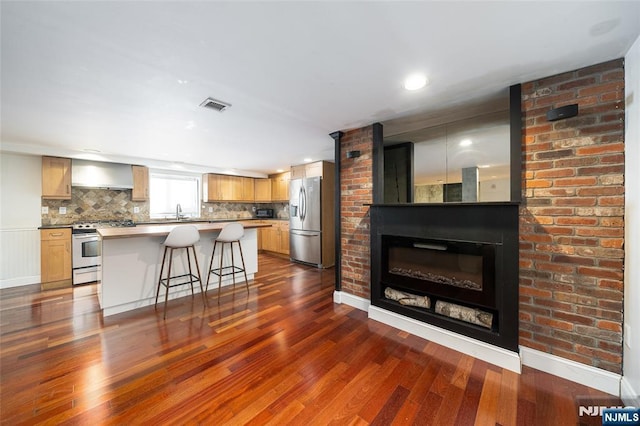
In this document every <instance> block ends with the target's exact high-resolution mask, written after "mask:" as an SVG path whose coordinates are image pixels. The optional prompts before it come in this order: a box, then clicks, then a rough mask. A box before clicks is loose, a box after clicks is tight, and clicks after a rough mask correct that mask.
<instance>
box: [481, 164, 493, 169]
mask: <svg viewBox="0 0 640 426" xmlns="http://www.w3.org/2000/svg"><path fill="white" fill-rule="evenodd" d="M489 167H491V166H490V165H489V164H480V165H479V166H478V168H479V169H488V168H489Z"/></svg>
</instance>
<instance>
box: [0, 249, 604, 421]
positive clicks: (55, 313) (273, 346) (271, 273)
mask: <svg viewBox="0 0 640 426" xmlns="http://www.w3.org/2000/svg"><path fill="white" fill-rule="evenodd" d="M259 262H260V263H259V269H260V273H259V274H258V276H257V277H256V279H255V280H254V281H252V282H251V283H250V284H251V290H250V294H249V295H247V293H246V290H245V288H244V285H238V286H237V290H236V291H233V290H232V289H228V290H226V291H223V295H222V297H221V301H220V305H218V303H217V296H216V292H215V290H214V291H210V292H209V294H208V306H206V307H205V306H204V305H203V302H202V298H200V297H197V296H196V297H195V298H191V297H186V298H182V299H178V300H173V301H169V307H168V311H167V319H166V320H163V319H162V308H161V306H160V307H159V309H158V310H157V311H155V310H154V308H153V307H147V308H143V309H139V310H136V311H133V312H128V313H124V314H119V315H115V316H111V317H107V318H105V319H103V318H102V315H101V312H100V309H99V306H98V300H97V297H96V286H95V285H88V286H80V287H74V288H72V289H59V290H48V291H41V290H40V286H39V285H34V286H26V287H18V288H12V289H5V290H1V291H0V313H1V317H0V321H1V338H0V368H1V371H0V378H1V388H2V389H1V391H0V398H1V405H0V409H1V411H0V416H1V417H0V418H1V420H2V423H3V424H10V425H16V424H36V423H47V424H61V423H68V424H92V425H97V424H155V425H160V424H216V425H219V424H230V425H238V424H247V423H248V424H274V425H282V424H295V425H316V424H317V425H325V424H340V425H344V424H361V425H366V424H376V425H388V424H419V425H429V424H433V425H444V424H451V425H472V424H479V425H481V424H490V425H495V424H500V425H514V424H521V425H567V424H577V423H583V424H589V423H590V422H591V423H590V424H600V419H599V418H597V417H595V418H588V417H585V418H581V417H579V416H578V401H585V400H584V399H581V398H586V400H589V401H590V400H594V401H595V400H597V399H598V398H608V401H609V402H611V397H609V396H607V395H606V394H603V393H601V392H598V391H595V390H593V389H589V388H587V387H584V386H580V385H577V384H575V383H572V382H569V381H566V380H563V379H560V378H557V377H555V376H551V375H548V374H545V373H542V372H539V371H536V370H533V369H531V368H526V367H525V368H524V370H523V373H522V374H521V375H518V374H515V373H512V372H510V371H506V370H503V369H501V368H498V367H495V366H492V365H490V364H487V363H485V362H483V361H479V360H476V359H474V358H472V357H469V356H466V355H462V354H460V353H458V352H455V351H453V350H450V349H447V348H444V347H442V346H439V345H437V344H435V343H432V342H429V341H426V340H423V339H420V338H418V337H415V336H412V335H409V334H407V333H405V332H402V331H398V330H396V329H393V328H391V327H389V326H386V325H383V324H380V323H377V322H375V321H372V320H369V319H367V314H366V313H365V312H363V311H359V310H357V309H354V308H351V307H349V306H346V305H336V304H334V303H333V300H332V293H333V289H334V270H333V269H329V270H324V271H323V270H317V269H314V268H310V267H306V266H302V265H297V264H291V263H289V262H288V261H285V260H283V259H280V258H276V257H271V256H268V255H261V256H260V257H259Z"/></svg>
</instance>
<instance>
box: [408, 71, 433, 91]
mask: <svg viewBox="0 0 640 426" xmlns="http://www.w3.org/2000/svg"><path fill="white" fill-rule="evenodd" d="M428 82H429V80H428V79H427V76H426V75H424V74H420V73H416V74H411V75H410V76H409V77H407V78H406V79H405V80H404V88H405V89H407V90H418V89H422V88H423V87H424V86H426V85H427V83H428Z"/></svg>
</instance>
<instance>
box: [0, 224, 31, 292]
mask: <svg viewBox="0 0 640 426" xmlns="http://www.w3.org/2000/svg"><path fill="white" fill-rule="evenodd" d="M39 282H40V231H39V230H38V229H35V228H33V229H1V230H0V288H8V287H17V286H20V285H27V284H36V283H39Z"/></svg>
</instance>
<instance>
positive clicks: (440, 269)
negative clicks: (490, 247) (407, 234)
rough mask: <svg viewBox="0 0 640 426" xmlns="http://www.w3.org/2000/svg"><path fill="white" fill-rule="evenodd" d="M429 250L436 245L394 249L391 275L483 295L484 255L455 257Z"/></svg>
mask: <svg viewBox="0 0 640 426" xmlns="http://www.w3.org/2000/svg"><path fill="white" fill-rule="evenodd" d="M416 246H417V247H416ZM430 247H433V245H431V246H426V245H425V246H422V247H421V246H420V244H414V247H391V248H390V249H389V273H390V274H395V275H402V276H405V277H411V278H416V279H419V280H423V281H431V282H433V283H438V284H442V285H445V286H453V287H459V288H464V289H468V290H474V291H482V256H481V255H473V254H462V253H452V252H447V251H440V250H437V249H436V250H434V249H433V248H430Z"/></svg>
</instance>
